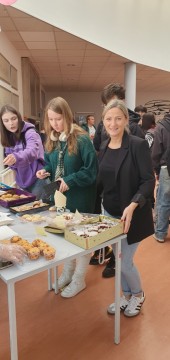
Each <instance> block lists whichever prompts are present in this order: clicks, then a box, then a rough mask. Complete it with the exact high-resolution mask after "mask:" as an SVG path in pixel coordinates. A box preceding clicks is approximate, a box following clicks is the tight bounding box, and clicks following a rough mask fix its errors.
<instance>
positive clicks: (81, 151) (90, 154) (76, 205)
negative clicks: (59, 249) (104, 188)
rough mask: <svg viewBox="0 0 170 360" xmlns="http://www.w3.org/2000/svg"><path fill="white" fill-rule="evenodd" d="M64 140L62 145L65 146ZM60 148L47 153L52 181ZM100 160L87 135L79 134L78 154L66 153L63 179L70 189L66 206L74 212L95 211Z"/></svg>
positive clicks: (67, 192)
mask: <svg viewBox="0 0 170 360" xmlns="http://www.w3.org/2000/svg"><path fill="white" fill-rule="evenodd" d="M64 145H65V143H64V142H62V143H61V146H62V147H64ZM58 152H59V151H58V149H55V150H53V151H52V152H50V153H47V152H46V153H45V163H46V165H45V169H46V171H48V172H49V173H50V174H51V178H50V180H51V181H54V180H55V171H56V167H57V162H58ZM97 171H98V161H97V157H96V153H95V149H94V147H93V144H92V143H91V140H90V138H89V137H88V136H87V135H80V136H78V146H77V154H71V155H69V154H68V151H67V150H66V152H65V155H64V176H63V179H64V181H65V183H66V184H67V185H68V187H69V190H68V191H66V192H65V193H64V195H65V196H66V198H67V203H66V207H67V209H69V210H70V211H72V212H75V211H76V209H77V210H78V211H80V212H85V213H87V212H89V213H93V211H94V205H95V197H96V177H97Z"/></svg>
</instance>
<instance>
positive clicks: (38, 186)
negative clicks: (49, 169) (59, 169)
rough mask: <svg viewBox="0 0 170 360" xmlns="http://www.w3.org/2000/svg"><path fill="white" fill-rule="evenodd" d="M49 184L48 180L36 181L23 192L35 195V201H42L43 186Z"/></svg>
mask: <svg viewBox="0 0 170 360" xmlns="http://www.w3.org/2000/svg"><path fill="white" fill-rule="evenodd" d="M49 183H50V180H49V179H37V180H36V181H35V183H34V184H32V185H31V186H28V187H27V188H25V189H24V190H25V191H28V192H30V193H32V194H34V195H36V199H37V200H39V199H43V192H44V185H47V184H49Z"/></svg>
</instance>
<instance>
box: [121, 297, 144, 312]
mask: <svg viewBox="0 0 170 360" xmlns="http://www.w3.org/2000/svg"><path fill="white" fill-rule="evenodd" d="M144 301H145V294H144V292H143V295H142V297H137V296H134V295H132V296H131V298H130V300H129V304H128V306H127V307H126V309H125V311H124V315H125V316H128V317H132V316H136V315H138V314H139V313H140V310H141V307H142V305H143V303H144Z"/></svg>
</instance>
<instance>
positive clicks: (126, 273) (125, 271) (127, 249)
mask: <svg viewBox="0 0 170 360" xmlns="http://www.w3.org/2000/svg"><path fill="white" fill-rule="evenodd" d="M104 214H105V215H107V216H111V215H109V214H108V212H107V211H106V210H104ZM121 244H122V245H121V286H122V292H123V294H124V295H125V296H127V295H138V294H140V293H142V285H141V280H140V275H139V272H138V270H137V268H136V266H135V265H134V263H133V257H134V254H135V252H136V250H137V247H138V245H139V243H135V244H131V245H129V244H128V242H127V238H126V239H123V240H122V243H121ZM113 253H114V255H115V245H113Z"/></svg>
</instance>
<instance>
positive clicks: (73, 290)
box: [61, 280, 86, 298]
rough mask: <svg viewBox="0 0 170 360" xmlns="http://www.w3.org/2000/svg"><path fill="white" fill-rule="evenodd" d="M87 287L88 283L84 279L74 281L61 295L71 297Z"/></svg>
mask: <svg viewBox="0 0 170 360" xmlns="http://www.w3.org/2000/svg"><path fill="white" fill-rule="evenodd" d="M85 288H86V283H85V281H84V280H82V281H81V282H80V281H77V282H76V281H75V280H74V281H72V282H71V283H70V284H69V285H68V286H66V287H65V289H64V290H63V291H62V292H61V296H62V297H65V298H70V297H73V296H75V295H77V294H78V293H79V292H80V291H82V290H84V289H85Z"/></svg>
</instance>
